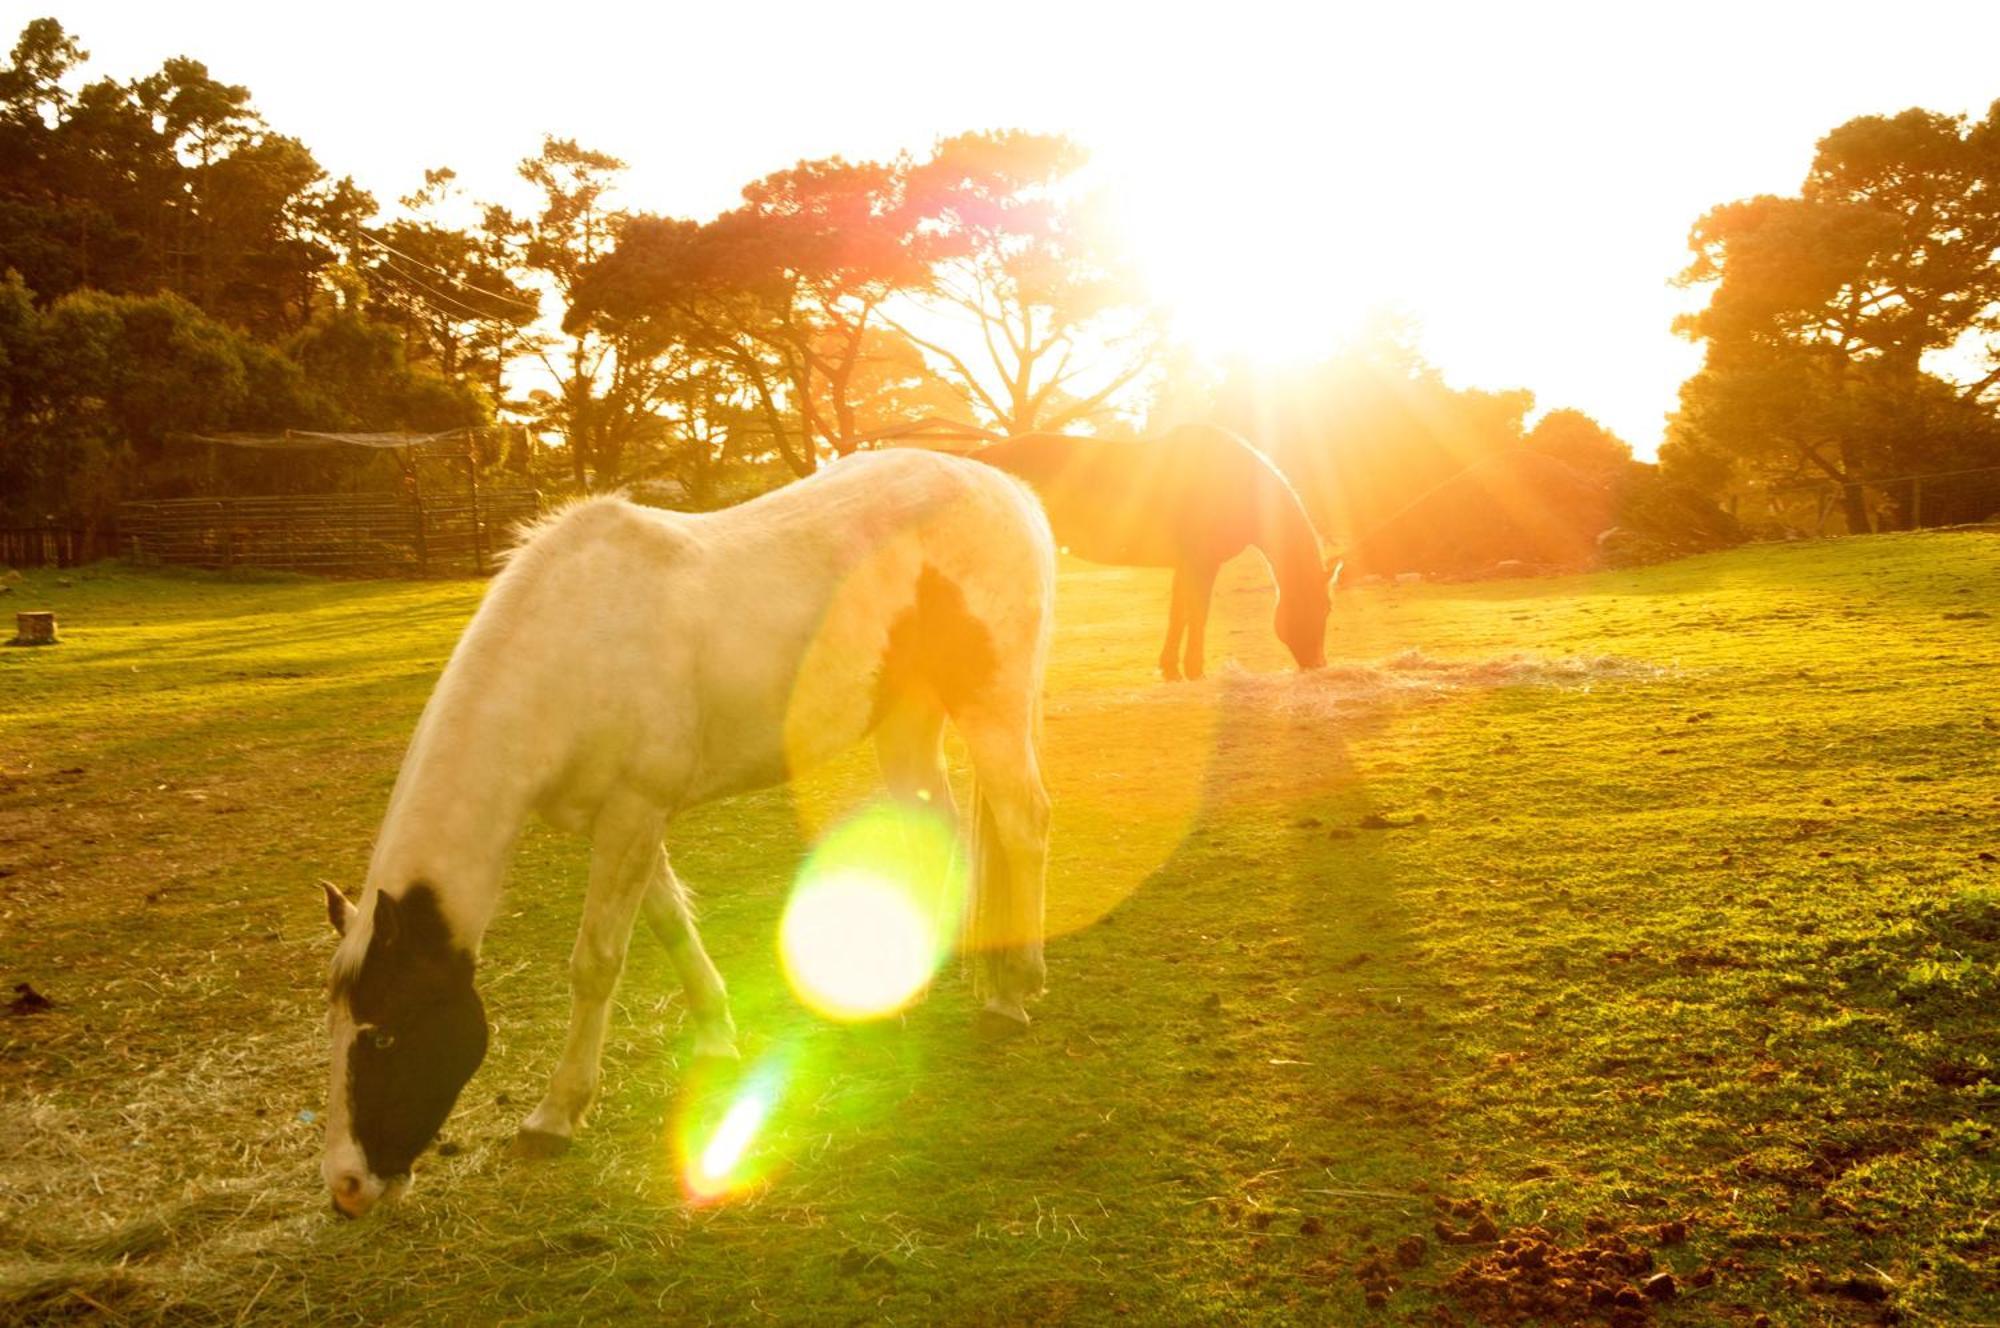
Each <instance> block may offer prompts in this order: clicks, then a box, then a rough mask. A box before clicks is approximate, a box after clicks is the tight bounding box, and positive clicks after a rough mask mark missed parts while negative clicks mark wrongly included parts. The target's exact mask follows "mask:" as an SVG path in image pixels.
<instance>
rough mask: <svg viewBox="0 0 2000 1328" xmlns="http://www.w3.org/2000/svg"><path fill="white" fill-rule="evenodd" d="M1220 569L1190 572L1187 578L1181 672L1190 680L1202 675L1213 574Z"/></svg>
mask: <svg viewBox="0 0 2000 1328" xmlns="http://www.w3.org/2000/svg"><path fill="white" fill-rule="evenodd" d="M1220 570H1221V568H1220V567H1219V566H1217V567H1208V568H1200V569H1196V570H1193V571H1191V572H1190V573H1189V574H1188V577H1187V605H1186V609H1185V612H1186V614H1187V659H1186V662H1185V664H1184V665H1183V666H1182V669H1181V671H1182V672H1183V673H1185V674H1186V675H1187V676H1188V677H1190V678H1199V677H1200V676H1201V674H1202V656H1203V655H1204V654H1205V653H1206V652H1207V648H1208V609H1209V605H1210V603H1211V602H1212V601H1213V600H1214V598H1215V574H1216V573H1217V572H1218V571H1220Z"/></svg>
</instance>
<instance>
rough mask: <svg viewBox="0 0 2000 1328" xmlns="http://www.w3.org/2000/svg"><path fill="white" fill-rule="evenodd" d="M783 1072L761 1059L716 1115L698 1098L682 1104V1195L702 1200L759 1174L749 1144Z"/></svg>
mask: <svg viewBox="0 0 2000 1328" xmlns="http://www.w3.org/2000/svg"><path fill="white" fill-rule="evenodd" d="M783 1081H784V1072H783V1069H782V1067H781V1066H780V1065H778V1064H777V1063H775V1062H767V1063H766V1064H763V1065H760V1066H759V1067H758V1068H757V1069H756V1070H754V1071H752V1072H751V1073H750V1074H749V1075H748V1076H746V1077H745V1078H744V1079H743V1080H742V1081H741V1082H740V1083H739V1084H738V1085H737V1087H736V1091H735V1093H734V1094H733V1095H732V1096H731V1097H730V1098H729V1105H728V1107H727V1108H726V1109H725V1110H724V1111H723V1112H722V1114H721V1117H720V1118H719V1119H717V1118H715V1117H714V1116H713V1113H712V1112H711V1111H708V1110H704V1109H703V1108H702V1106H701V1103H700V1101H699V1098H697V1099H696V1100H694V1101H691V1102H689V1103H687V1104H686V1105H685V1106H684V1108H683V1118H682V1124H681V1129H680V1149H679V1151H680V1156H681V1185H682V1187H683V1188H684V1189H685V1190H686V1191H687V1194H688V1197H689V1198H691V1199H694V1200H697V1201H699V1202H703V1203H707V1202H711V1201H714V1200H718V1199H724V1198H728V1197H730V1196H732V1195H736V1194H741V1193H743V1192H744V1191H745V1190H748V1189H750V1188H752V1187H753V1186H754V1185H755V1184H756V1183H757V1182H758V1181H759V1180H760V1179H761V1178H762V1176H761V1171H762V1169H761V1168H760V1167H759V1166H758V1165H757V1164H756V1162H755V1161H754V1160H753V1159H752V1157H751V1152H750V1150H751V1146H752V1145H753V1144H755V1143H756V1142H757V1136H758V1134H759V1133H760V1132H761V1131H762V1130H763V1128H764V1126H765V1125H766V1124H768V1123H769V1121H770V1119H771V1113H772V1111H774V1110H775V1109H776V1108H777V1105H778V1099H779V1097H780V1096H781V1089H782V1085H783Z"/></svg>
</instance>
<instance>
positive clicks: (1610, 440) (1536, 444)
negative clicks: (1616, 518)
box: [1521, 408, 1632, 475]
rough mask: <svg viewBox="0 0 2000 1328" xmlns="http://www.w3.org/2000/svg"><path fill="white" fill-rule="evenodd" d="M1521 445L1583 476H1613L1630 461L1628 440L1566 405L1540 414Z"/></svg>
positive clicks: (1630, 453) (1630, 454) (1630, 448)
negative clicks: (1540, 416) (1551, 458)
mask: <svg viewBox="0 0 2000 1328" xmlns="http://www.w3.org/2000/svg"><path fill="white" fill-rule="evenodd" d="M1521 445H1522V446H1523V447H1525V448H1527V449H1528V450H1529V451H1531V452H1539V453H1541V454H1542V455H1543V456H1546V457H1553V458H1555V459H1556V460H1557V461H1560V462H1563V463H1564V464H1565V465H1568V466H1570V467H1572V468H1574V469H1575V470H1577V471H1578V472H1579V473H1581V474H1585V475H1615V474H1618V473H1619V472H1620V471H1622V470H1623V469H1624V468H1625V467H1626V466H1627V465H1629V464H1631V461H1632V445H1631V444H1630V443H1628V442H1626V441H1625V440H1624V439H1622V438H1620V437H1619V436H1618V435H1617V434H1615V433H1613V432H1611V431H1610V430H1609V429H1607V428H1605V427H1604V426H1603V425H1601V424H1599V423H1598V422H1597V421H1596V420H1594V419H1592V418H1590V416H1588V415H1586V414H1584V413H1583V412H1582V411H1580V410H1571V409H1568V408H1564V409H1561V410H1552V411H1550V412H1549V413H1548V414H1546V415H1544V416H1542V418H1541V419H1540V420H1538V421H1536V422H1535V427H1534V428H1532V429H1530V430H1528V434H1527V437H1525V438H1523V439H1522V440H1521Z"/></svg>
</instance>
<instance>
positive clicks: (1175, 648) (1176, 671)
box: [1160, 566, 1188, 682]
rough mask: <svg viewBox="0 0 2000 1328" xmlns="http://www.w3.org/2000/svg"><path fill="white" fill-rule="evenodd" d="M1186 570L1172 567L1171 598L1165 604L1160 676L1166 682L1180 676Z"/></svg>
mask: <svg viewBox="0 0 2000 1328" xmlns="http://www.w3.org/2000/svg"><path fill="white" fill-rule="evenodd" d="M1187 585H1188V571H1187V568H1186V567H1185V566H1181V567H1176V568H1174V589H1173V598H1172V600H1171V601H1170V602H1169V603H1168V605H1167V643H1166V645H1164V646H1162V647H1161V648H1160V676H1161V677H1162V678H1165V679H1166V680H1167V681H1168V682H1179V681H1180V677H1181V665H1180V654H1181V629H1182V628H1183V627H1184V626H1185V625H1186V624H1187Z"/></svg>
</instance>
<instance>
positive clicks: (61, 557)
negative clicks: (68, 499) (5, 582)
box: [0, 526, 111, 567]
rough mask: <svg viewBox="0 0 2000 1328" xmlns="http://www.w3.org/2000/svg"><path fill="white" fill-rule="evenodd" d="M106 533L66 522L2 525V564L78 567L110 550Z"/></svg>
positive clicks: (0, 529) (0, 539) (0, 564)
mask: <svg viewBox="0 0 2000 1328" xmlns="http://www.w3.org/2000/svg"><path fill="white" fill-rule="evenodd" d="M105 544H106V541H105V539H104V537H103V536H102V535H100V534H98V533H96V532H93V531H88V530H72V529H70V528H68V527H65V526H0V567H75V566H77V565H78V564H80V563H87V562H89V561H91V560H92V559H93V558H102V557H104V556H106V555H107V554H108V553H110V552H111V550H109V549H108V548H106V547H105Z"/></svg>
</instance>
